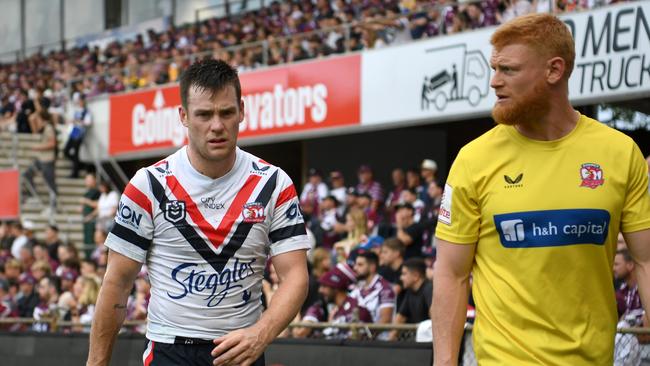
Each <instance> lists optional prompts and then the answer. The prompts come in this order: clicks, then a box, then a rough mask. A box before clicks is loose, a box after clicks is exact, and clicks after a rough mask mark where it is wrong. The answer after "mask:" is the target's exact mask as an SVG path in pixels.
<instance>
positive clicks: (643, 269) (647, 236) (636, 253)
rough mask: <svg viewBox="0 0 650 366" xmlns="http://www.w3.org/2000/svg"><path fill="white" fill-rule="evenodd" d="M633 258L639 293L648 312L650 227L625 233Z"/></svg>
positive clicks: (649, 305)
mask: <svg viewBox="0 0 650 366" xmlns="http://www.w3.org/2000/svg"><path fill="white" fill-rule="evenodd" d="M623 236H624V237H625V243H626V244H627V247H628V249H629V250H630V254H631V255H632V259H634V264H635V268H634V271H635V272H636V278H637V282H638V284H639V294H640V295H641V302H642V303H643V309H645V310H646V313H649V310H650V229H646V230H641V231H636V232H633V233H623Z"/></svg>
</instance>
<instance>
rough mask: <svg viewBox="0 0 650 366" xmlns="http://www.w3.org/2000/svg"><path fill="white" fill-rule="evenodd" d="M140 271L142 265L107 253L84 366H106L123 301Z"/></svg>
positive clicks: (121, 316)
mask: <svg viewBox="0 0 650 366" xmlns="http://www.w3.org/2000/svg"><path fill="white" fill-rule="evenodd" d="M141 267H142V263H138V262H136V261H134V260H132V259H129V258H127V257H125V256H123V255H122V254H119V253H117V252H115V251H112V250H111V251H110V252H109V254H108V265H107V268H106V275H105V276H104V280H103V282H102V287H101V289H100V291H99V297H98V298H97V305H96V307H95V316H94V318H93V323H92V327H91V330H90V351H89V354H88V362H87V363H86V365H87V366H90V365H93V366H95V365H108V363H109V361H110V359H111V353H112V350H113V344H114V343H115V337H116V336H117V333H118V331H119V330H120V327H121V326H122V323H123V322H124V318H125V317H126V301H127V299H128V297H129V293H130V292H131V289H132V288H133V282H134V281H135V278H136V276H137V275H138V273H139V272H140V268H141Z"/></svg>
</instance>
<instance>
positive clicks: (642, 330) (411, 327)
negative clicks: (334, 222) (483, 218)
mask: <svg viewBox="0 0 650 366" xmlns="http://www.w3.org/2000/svg"><path fill="white" fill-rule="evenodd" d="M52 322H56V324H57V326H59V327H76V326H89V325H90V324H88V323H81V322H73V321H64V320H58V319H55V318H54V317H50V318H43V319H40V320H36V319H34V318H0V325H3V324H5V325H6V324H43V323H52ZM146 324H147V321H146V320H125V321H124V322H123V323H122V326H123V327H134V326H142V325H146ZM299 327H302V328H312V329H325V328H339V329H355V328H356V329H362V328H363V329H369V330H376V331H387V330H397V331H416V330H417V329H418V324H376V323H330V322H322V323H314V322H292V323H290V324H289V325H288V327H287V328H299ZM464 329H465V330H466V331H472V330H473V326H472V324H469V323H466V324H465V327H464ZM616 332H617V333H621V334H636V335H640V334H650V327H638V328H632V327H619V328H616Z"/></svg>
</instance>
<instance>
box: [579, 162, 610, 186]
mask: <svg viewBox="0 0 650 366" xmlns="http://www.w3.org/2000/svg"><path fill="white" fill-rule="evenodd" d="M580 179H582V183H580V187H589V188H591V189H595V188H596V187H598V186H602V185H603V183H605V178H603V170H602V169H601V168H600V165H598V164H594V163H584V164H582V167H580Z"/></svg>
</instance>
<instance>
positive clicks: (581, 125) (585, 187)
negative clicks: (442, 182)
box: [432, 14, 650, 366]
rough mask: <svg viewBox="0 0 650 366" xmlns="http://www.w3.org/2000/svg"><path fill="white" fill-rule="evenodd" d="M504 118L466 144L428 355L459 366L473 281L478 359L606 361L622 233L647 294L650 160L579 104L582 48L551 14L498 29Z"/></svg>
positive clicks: (495, 61)
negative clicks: (575, 100) (574, 76)
mask: <svg viewBox="0 0 650 366" xmlns="http://www.w3.org/2000/svg"><path fill="white" fill-rule="evenodd" d="M491 41H492V45H493V46H494V51H493V53H492V57H491V60H490V62H491V66H492V68H493V69H494V75H493V77H492V80H491V86H492V88H494V90H495V92H496V95H497V102H496V104H495V106H494V109H493V113H492V115H493V117H494V119H495V121H496V122H497V123H498V125H497V126H496V127H494V128H493V129H492V130H490V131H488V132H487V133H486V134H484V135H483V136H481V137H479V138H477V139H476V140H474V141H472V142H470V143H469V144H467V145H466V146H465V147H463V149H462V150H461V151H460V152H459V154H458V156H457V158H456V160H455V162H454V164H453V166H452V168H451V172H450V174H449V178H448V181H447V184H446V186H445V193H444V196H443V199H442V204H441V208H440V215H439V221H440V223H439V224H438V227H437V231H436V243H437V262H436V266H435V272H434V295H433V305H432V318H433V330H434V340H435V341H434V364H435V365H455V364H456V362H457V358H458V350H459V345H460V340H461V337H462V333H463V324H464V322H465V313H466V305H467V296H468V287H469V276H470V273H472V275H473V283H472V291H473V292H472V293H473V296H474V299H475V302H476V323H475V327H474V332H473V337H474V348H475V351H476V357H477V359H478V362H479V364H480V365H518V366H520V365H572V366H580V365H611V364H612V363H613V358H612V357H613V348H614V335H615V332H616V320H617V319H616V302H615V298H614V288H613V286H612V263H613V259H614V254H615V252H616V239H617V235H618V233H619V231H620V232H622V233H623V235H624V236H625V240H626V242H627V244H628V247H629V250H630V253H631V254H632V256H633V258H634V261H635V262H636V268H637V269H636V271H637V272H636V273H637V276H638V282H639V290H640V293H641V298H642V301H643V302H644V303H645V304H648V303H649V302H650V196H649V195H648V188H647V187H648V175H647V165H646V164H645V161H644V159H643V156H642V155H641V152H640V150H639V148H638V147H637V146H636V144H635V143H634V141H632V140H631V139H630V138H629V137H627V136H625V135H624V134H622V133H620V132H617V131H615V130H613V129H611V128H609V127H607V126H605V125H603V124H601V123H599V122H597V121H595V120H593V119H590V118H588V117H586V116H583V115H580V114H579V113H578V112H577V111H575V110H574V109H573V108H572V106H571V104H570V103H569V98H568V93H569V91H568V80H569V76H570V75H571V71H572V69H573V63H574V59H575V51H574V49H575V46H574V43H573V39H572V37H571V34H570V32H569V30H568V28H567V27H566V26H565V25H564V24H563V23H562V22H561V21H560V20H559V19H557V18H556V17H554V16H552V15H548V14H533V15H527V16H522V17H519V18H516V19H514V20H512V21H510V22H508V23H506V24H504V25H502V26H501V27H500V28H498V29H497V30H496V31H495V33H494V35H493V36H492V40H491Z"/></svg>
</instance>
